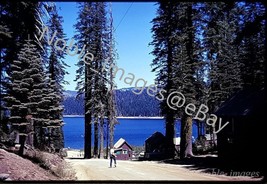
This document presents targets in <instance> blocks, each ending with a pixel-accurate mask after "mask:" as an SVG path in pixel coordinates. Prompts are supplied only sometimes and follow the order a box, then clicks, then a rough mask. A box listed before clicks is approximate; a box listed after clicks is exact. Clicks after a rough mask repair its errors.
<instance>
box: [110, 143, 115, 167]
mask: <svg viewBox="0 0 267 184" xmlns="http://www.w3.org/2000/svg"><path fill="white" fill-rule="evenodd" d="M109 156H110V167H112V160H114V167H116V157H117V156H116V154H115V147H113V148H111V149H110V155H109Z"/></svg>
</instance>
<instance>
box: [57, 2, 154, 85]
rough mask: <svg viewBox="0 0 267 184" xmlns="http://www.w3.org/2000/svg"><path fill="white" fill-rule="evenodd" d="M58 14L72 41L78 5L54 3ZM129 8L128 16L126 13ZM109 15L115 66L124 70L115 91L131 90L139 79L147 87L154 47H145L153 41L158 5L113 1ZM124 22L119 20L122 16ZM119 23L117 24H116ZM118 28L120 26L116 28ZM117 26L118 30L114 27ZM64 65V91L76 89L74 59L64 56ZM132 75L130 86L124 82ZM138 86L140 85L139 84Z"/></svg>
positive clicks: (151, 76)
mask: <svg viewBox="0 0 267 184" xmlns="http://www.w3.org/2000/svg"><path fill="white" fill-rule="evenodd" d="M56 4H57V7H58V8H59V14H60V15H61V16H63V19H64V22H63V28H64V32H65V33H66V35H67V38H69V39H71V38H72V37H73V35H74V33H75V29H74V27H73V25H74V24H75V23H76V19H77V16H78V15H77V12H78V8H77V3H74V2H57V3H56ZM131 4H132V5H131ZM129 7H130V9H129V11H128V13H127V14H126V15H125V12H126V11H127V9H128V8H129ZM112 10H113V11H112V12H113V19H114V20H113V21H114V27H115V28H117V29H116V32H115V41H116V49H117V53H118V55H119V58H118V60H117V61H116V62H117V66H118V67H119V68H123V69H124V70H125V74H124V76H123V78H122V80H121V81H120V80H119V77H120V76H119V75H118V76H117V77H116V78H115V82H116V84H117V88H118V89H120V88H127V87H134V85H135V82H136V80H138V79H139V78H142V79H144V80H145V81H147V86H148V85H150V84H153V83H154V79H155V73H152V72H151V69H152V68H151V66H150V65H151V63H152V60H153V58H154V56H153V55H152V54H149V53H150V52H151V51H152V49H153V46H149V45H148V44H149V43H150V42H151V41H152V33H151V28H152V24H151V23H150V22H151V20H152V19H153V18H154V17H155V16H156V10H157V5H156V3H155V2H153V3H151V2H150V3H148V2H141V3H131V2H112ZM124 15H125V17H124V19H123V20H122V18H123V16H124ZM121 20H122V22H121V23H120V24H119V22H120V21H121ZM118 25H119V26H118ZM117 26H118V27H117ZM65 62H66V63H67V64H68V65H70V67H69V68H68V72H69V73H70V74H69V75H67V76H66V77H65V79H66V80H67V81H68V82H69V83H70V84H69V85H65V89H66V90H75V87H76V82H74V81H73V80H74V79H75V76H76V70H77V67H76V66H75V64H76V63H77V57H72V56H68V55H67V56H66V59H65ZM128 73H132V74H134V76H135V80H134V82H133V84H132V86H130V85H129V84H125V83H124V78H125V77H127V76H128ZM140 85H142V84H141V83H140Z"/></svg>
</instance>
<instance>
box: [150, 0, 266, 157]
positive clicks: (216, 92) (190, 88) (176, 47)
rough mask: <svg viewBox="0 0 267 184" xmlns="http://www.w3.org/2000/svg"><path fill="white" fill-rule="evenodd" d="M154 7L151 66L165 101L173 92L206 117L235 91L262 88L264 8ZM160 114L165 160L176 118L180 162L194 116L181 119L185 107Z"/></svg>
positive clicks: (222, 4) (205, 4)
mask: <svg viewBox="0 0 267 184" xmlns="http://www.w3.org/2000/svg"><path fill="white" fill-rule="evenodd" d="M158 5H159V8H158V11H157V16H156V18H154V19H153V21H152V23H153V28H152V32H153V41H152V42H151V44H152V45H153V46H154V50H153V51H152V54H153V55H154V56H155V59H154V60H153V64H152V65H153V71H154V72H156V73H157V79H156V80H157V81H158V84H159V87H160V88H163V89H164V90H165V91H166V93H165V98H166V97H167V96H168V95H169V94H170V93H171V92H172V91H173V90H176V91H179V92H181V93H182V94H184V96H185V98H186V104H189V103H192V104H194V105H196V107H199V105H200V104H202V103H203V104H206V105H207V106H208V108H209V112H208V113H209V114H210V113H214V112H215V111H216V110H217V109H218V108H219V107H220V105H221V104H222V103H223V102H224V101H225V100H227V99H228V98H229V97H230V96H231V95H233V94H234V93H236V92H238V91H239V90H242V89H244V88H251V87H253V88H259V89H260V88H262V87H264V62H265V48H266V35H265V29H266V27H265V24H266V19H265V16H266V14H265V11H266V3H261V2H199V3H198V2H175V1H171V2H170V1H169V2H167V1H166V2H165V1H161V2H160V3H158ZM190 108H191V109H192V106H191V107H190ZM161 110H162V113H163V115H164V116H165V119H166V138H167V139H168V143H169V145H168V148H167V149H168V153H170V157H173V155H174V145H173V144H172V139H173V137H174V120H175V118H177V117H181V145H180V146H181V158H184V157H190V156H192V141H191V137H192V118H194V115H195V113H191V115H190V114H189V113H185V106H183V108H179V109H178V110H174V109H172V108H170V107H169V106H168V105H167V103H166V101H162V102H161ZM191 111H192V110H191ZM203 111H204V109H203ZM213 129H214V126H213V127H211V131H213Z"/></svg>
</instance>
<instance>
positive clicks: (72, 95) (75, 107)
mask: <svg viewBox="0 0 267 184" xmlns="http://www.w3.org/2000/svg"><path fill="white" fill-rule="evenodd" d="M132 89H133V88H124V89H116V90H115V92H114V93H115V103H116V111H117V116H124V117H126V116H135V117H137V116H140V117H153V116H160V115H161V113H160V108H159V101H158V100H157V99H156V98H154V97H151V96H149V95H148V94H147V92H146V90H144V91H143V92H142V93H141V94H140V95H136V94H134V93H133V92H132ZM64 94H65V95H64V101H63V105H64V111H63V115H83V113H84V104H83V96H82V97H81V98H80V99H76V92H75V91H65V92H64Z"/></svg>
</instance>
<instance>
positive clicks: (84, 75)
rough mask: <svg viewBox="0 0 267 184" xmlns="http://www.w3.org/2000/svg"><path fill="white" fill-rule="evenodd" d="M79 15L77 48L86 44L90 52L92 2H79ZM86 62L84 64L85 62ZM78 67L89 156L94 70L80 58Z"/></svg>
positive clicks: (85, 156)
mask: <svg viewBox="0 0 267 184" xmlns="http://www.w3.org/2000/svg"><path fill="white" fill-rule="evenodd" d="M79 9H80V10H79V16H78V22H77V24H75V28H76V30H77V32H78V34H76V35H75V39H76V40H77V42H78V43H77V44H78V47H79V49H82V47H83V46H84V45H86V46H87V47H86V49H87V50H89V51H90V52H91V50H93V46H92V45H91V44H93V43H92V42H93V41H94V40H93V38H94V27H93V25H94V15H95V11H94V3H92V2H88V3H80V4H79ZM85 62H86V64H85ZM77 65H78V67H79V69H78V70H77V71H76V72H77V76H76V81H78V82H77V87H76V89H77V90H78V96H80V95H81V94H83V93H84V103H85V134H84V158H91V157H92V153H91V140H92V108H93V104H92V101H91V99H92V98H93V94H92V90H93V77H94V72H93V71H92V70H91V68H93V62H92V61H88V60H86V61H83V60H82V59H81V60H79V62H78V64H77Z"/></svg>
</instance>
